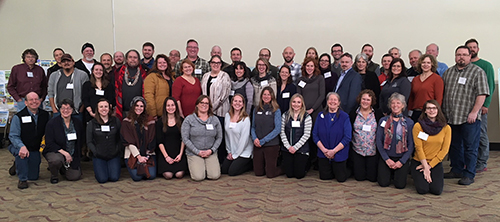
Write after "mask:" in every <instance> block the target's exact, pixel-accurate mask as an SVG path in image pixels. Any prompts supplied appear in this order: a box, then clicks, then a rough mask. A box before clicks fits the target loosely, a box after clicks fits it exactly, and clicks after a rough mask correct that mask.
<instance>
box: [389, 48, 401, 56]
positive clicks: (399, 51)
mask: <svg viewBox="0 0 500 222" xmlns="http://www.w3.org/2000/svg"><path fill="white" fill-rule="evenodd" d="M393 49H397V50H398V53H399V54H400V55H401V50H400V49H398V47H396V46H394V47H392V48H390V49H389V51H388V52H387V53H389V54H391V51H392V50H393Z"/></svg>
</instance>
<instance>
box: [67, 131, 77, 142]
mask: <svg viewBox="0 0 500 222" xmlns="http://www.w3.org/2000/svg"><path fill="white" fill-rule="evenodd" d="M67 136H68V140H69V141H71V140H76V133H70V134H68V135H67Z"/></svg>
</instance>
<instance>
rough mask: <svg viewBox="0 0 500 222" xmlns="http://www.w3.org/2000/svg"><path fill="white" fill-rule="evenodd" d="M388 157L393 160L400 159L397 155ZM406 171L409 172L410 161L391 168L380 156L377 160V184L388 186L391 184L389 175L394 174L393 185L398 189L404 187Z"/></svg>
mask: <svg viewBox="0 0 500 222" xmlns="http://www.w3.org/2000/svg"><path fill="white" fill-rule="evenodd" d="M389 158H390V159H391V160H393V161H394V162H397V161H399V159H400V158H399V157H389ZM408 172H410V161H406V163H405V164H403V166H402V167H401V168H399V169H395V170H393V169H391V168H389V166H387V164H386V163H385V161H384V160H383V159H382V158H380V160H379V162H378V176H377V181H378V184H379V185H380V186H381V187H388V186H389V185H390V184H391V176H392V175H394V186H395V187H396V188H398V189H404V188H405V187H406V179H407V177H408Z"/></svg>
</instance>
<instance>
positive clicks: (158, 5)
mask: <svg viewBox="0 0 500 222" xmlns="http://www.w3.org/2000/svg"><path fill="white" fill-rule="evenodd" d="M113 3H114V4H113ZM113 5H114V12H115V14H114V15H115V16H114V18H115V33H116V38H115V39H116V40H115V41H114V36H113ZM499 8H500V1H465V0H454V1H444V0H442V1H435V0H421V1H398V0H381V1H372V0H358V1H338V0H330V1H327V0H323V1H303V0H302V1H299V0H286V1H282V0H274V1H269V0H253V1H229V0H212V1H202V0H197V1H192V0H187V1H166V0H148V1H138V0H135V1H133V0H115V1H112V0H107V1H104V0H85V1H83V0H82V1H76V0H72V1H67V0H52V1H40V0H3V1H2V0H0V30H1V31H0V33H1V34H0V69H10V68H11V67H12V66H13V65H14V64H16V63H19V62H20V55H21V53H22V51H23V50H24V49H26V48H31V47H32V48H35V49H36V50H37V51H38V53H39V54H40V58H41V59H51V58H52V54H51V53H52V50H53V49H54V48H55V47H62V48H64V49H65V50H66V51H67V52H69V53H71V54H72V55H73V56H74V57H75V58H80V57H81V54H80V47H81V46H82V44H83V43H84V42H87V41H89V42H92V43H93V44H94V46H95V48H96V55H100V54H102V53H103V52H113V51H114V44H116V49H117V50H121V51H126V50H128V49H130V48H136V49H140V47H141V45H142V43H144V42H145V41H151V42H153V43H155V46H156V52H157V53H168V51H169V50H170V49H173V48H176V49H179V50H180V51H181V54H182V56H185V54H186V52H185V50H184V48H185V43H186V40H187V39H189V38H195V39H197V40H198V42H199V43H200V56H201V57H204V58H208V57H209V50H210V48H211V46H213V45H214V44H218V45H220V46H221V47H222V49H223V53H224V54H223V59H224V60H226V61H229V60H230V59H229V50H230V49H231V48H232V47H234V46H237V47H240V48H241V49H242V50H243V60H244V61H247V63H248V64H249V65H250V66H253V65H252V64H253V63H254V61H255V59H256V58H257V54H258V51H259V49H260V48H262V47H269V48H270V49H271V51H272V58H271V62H272V63H273V64H279V63H282V58H281V56H280V54H281V51H282V50H283V48H284V47H285V46H287V45H291V46H292V47H294V49H295V51H296V54H297V55H296V61H298V62H300V61H301V60H302V59H303V57H304V54H305V50H306V49H307V48H308V47H309V46H315V47H316V48H317V49H318V51H319V53H323V52H329V49H330V46H331V45H332V44H333V43H335V42H340V43H342V44H343V45H344V48H345V49H344V50H345V51H347V52H351V53H353V54H356V53H358V52H359V51H360V47H361V46H362V45H363V44H364V43H366V42H369V43H371V44H372V45H374V47H375V55H374V60H375V61H377V62H378V61H379V60H380V57H381V56H382V54H384V53H385V52H386V51H387V49H389V48H390V47H392V46H398V47H399V48H400V49H401V50H402V52H403V55H404V58H405V61H408V59H407V57H408V56H407V54H408V52H409V51H410V50H412V49H415V48H417V49H421V50H425V46H426V45H427V44H429V43H431V42H435V43H437V44H438V45H439V46H440V51H441V55H440V56H439V60H440V61H443V62H445V63H447V64H448V65H452V64H453V63H454V56H453V55H454V50H455V48H456V47H457V46H458V45H460V44H463V43H464V42H465V40H467V39H468V38H471V37H474V38H477V39H478V41H479V42H480V49H481V51H480V56H481V57H483V58H486V59H487V60H489V61H490V62H492V63H493V65H494V67H495V70H497V69H498V67H499V65H500V57H499V56H497V51H498V49H499V48H500V47H499V44H498V42H499V41H498V34H499V31H498V30H500V23H499V22H498V21H500V16H499V13H498V9H499ZM492 105H494V106H496V108H495V109H494V110H497V113H496V114H495V115H490V121H489V122H492V121H493V120H492V119H495V120H494V121H495V122H494V123H495V124H494V125H496V126H498V125H499V124H498V123H499V122H498V100H496V101H495V103H494V104H492ZM492 116H494V117H496V118H492ZM490 126H491V124H490ZM490 131H491V130H490ZM497 132H498V131H497ZM490 138H491V137H490Z"/></svg>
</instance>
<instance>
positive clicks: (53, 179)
mask: <svg viewBox="0 0 500 222" xmlns="http://www.w3.org/2000/svg"><path fill="white" fill-rule="evenodd" d="M50 183H51V184H55V183H59V178H51V179H50Z"/></svg>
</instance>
